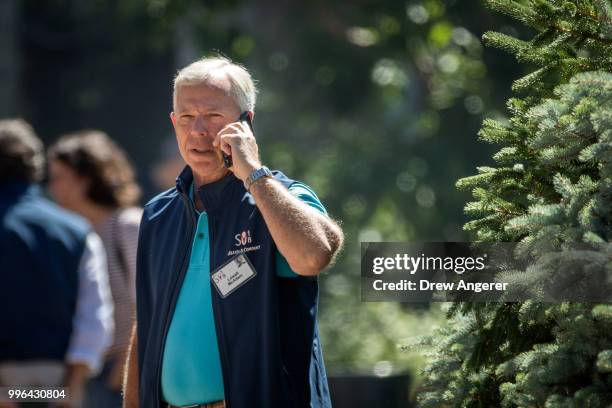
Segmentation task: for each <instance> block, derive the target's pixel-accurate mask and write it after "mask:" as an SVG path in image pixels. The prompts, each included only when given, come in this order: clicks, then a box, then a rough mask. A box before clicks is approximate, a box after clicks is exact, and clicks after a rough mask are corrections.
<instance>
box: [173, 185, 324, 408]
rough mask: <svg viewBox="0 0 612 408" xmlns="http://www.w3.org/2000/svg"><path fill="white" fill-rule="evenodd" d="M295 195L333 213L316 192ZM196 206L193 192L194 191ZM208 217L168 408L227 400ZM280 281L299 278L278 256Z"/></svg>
mask: <svg viewBox="0 0 612 408" xmlns="http://www.w3.org/2000/svg"><path fill="white" fill-rule="evenodd" d="M289 191H290V192H291V194H293V195H294V196H296V197H298V198H299V199H301V200H302V201H304V202H305V203H307V204H308V205H310V206H311V207H313V208H315V209H317V210H318V211H320V212H321V213H322V214H325V215H327V211H326V210H325V208H324V207H323V204H321V201H320V200H319V198H318V197H317V195H316V194H315V192H314V191H312V189H311V188H310V187H308V186H307V185H306V184H303V183H300V182H296V183H294V184H293V185H292V186H291V187H290V188H289ZM189 196H190V198H191V199H192V201H193V186H192V188H191V189H190V194H189ZM209 236H210V235H209V230H208V216H207V214H206V212H201V213H200V212H198V224H197V227H196V232H195V237H194V240H193V246H192V249H191V258H190V259H189V267H188V268H187V273H186V275H185V280H184V281H183V286H182V287H181V291H180V293H179V297H178V300H177V303H176V308H175V310H174V315H173V316H172V321H171V323H170V328H169V330H168V335H167V337H166V344H165V347H164V354H163V361H162V372H161V387H162V395H163V398H164V400H165V401H166V402H168V403H169V404H172V405H176V406H183V405H194V404H205V403H208V402H213V401H219V400H222V399H224V392H223V377H222V373H221V358H220V356H219V347H218V345H217V333H216V329H215V320H214V316H213V309H212V299H211V287H210V245H209ZM276 271H277V272H276V273H277V275H278V276H279V277H283V278H292V277H296V276H297V275H296V274H295V272H293V271H292V270H291V268H290V267H289V264H288V263H287V261H286V260H285V258H284V257H283V256H282V255H281V254H280V252H278V251H277V252H276Z"/></svg>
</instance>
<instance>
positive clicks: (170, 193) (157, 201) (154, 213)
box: [142, 187, 181, 222]
mask: <svg viewBox="0 0 612 408" xmlns="http://www.w3.org/2000/svg"><path fill="white" fill-rule="evenodd" d="M180 201H181V200H180V193H179V192H178V190H177V189H176V187H172V188H169V189H168V190H166V191H163V192H161V193H159V194H158V195H156V196H155V197H153V198H151V199H150V200H149V202H147V203H146V204H145V206H144V208H143V217H142V222H146V221H149V220H152V219H154V218H158V217H160V216H161V215H163V214H164V213H166V212H167V211H169V210H171V209H172V208H174V207H175V206H176V203H177V202H180Z"/></svg>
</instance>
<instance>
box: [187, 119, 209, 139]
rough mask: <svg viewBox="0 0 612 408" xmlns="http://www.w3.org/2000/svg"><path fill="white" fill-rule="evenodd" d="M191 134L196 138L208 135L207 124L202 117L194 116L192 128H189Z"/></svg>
mask: <svg viewBox="0 0 612 408" xmlns="http://www.w3.org/2000/svg"><path fill="white" fill-rule="evenodd" d="M191 132H192V133H194V134H195V135H197V136H207V135H208V133H209V132H208V123H207V122H206V120H205V119H204V118H203V117H202V116H199V115H198V116H196V117H195V120H194V121H193V126H192V127H191Z"/></svg>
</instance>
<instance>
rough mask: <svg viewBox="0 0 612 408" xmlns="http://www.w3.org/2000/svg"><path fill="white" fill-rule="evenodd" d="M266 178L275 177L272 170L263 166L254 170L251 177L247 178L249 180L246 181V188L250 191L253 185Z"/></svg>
mask: <svg viewBox="0 0 612 408" xmlns="http://www.w3.org/2000/svg"><path fill="white" fill-rule="evenodd" d="M264 177H274V175H272V172H271V171H270V169H269V168H267V167H266V166H261V167H260V168H258V169H257V170H253V171H252V172H251V175H250V176H249V177H247V179H246V180H245V181H244V188H246V190H247V191H249V190H250V188H251V186H252V185H253V183H255V182H256V181H257V180H259V179H262V178H264ZM249 192H250V191H249Z"/></svg>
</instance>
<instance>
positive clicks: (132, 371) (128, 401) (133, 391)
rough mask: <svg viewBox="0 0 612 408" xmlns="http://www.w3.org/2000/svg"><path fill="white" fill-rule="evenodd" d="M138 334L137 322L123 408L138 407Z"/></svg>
mask: <svg viewBox="0 0 612 408" xmlns="http://www.w3.org/2000/svg"><path fill="white" fill-rule="evenodd" d="M139 405H140V404H139V401H138V335H137V333H136V323H134V329H133V330H132V338H131V340H130V346H129V348H128V357H127V360H126V362H125V375H124V377H123V408H138V407H139Z"/></svg>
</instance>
